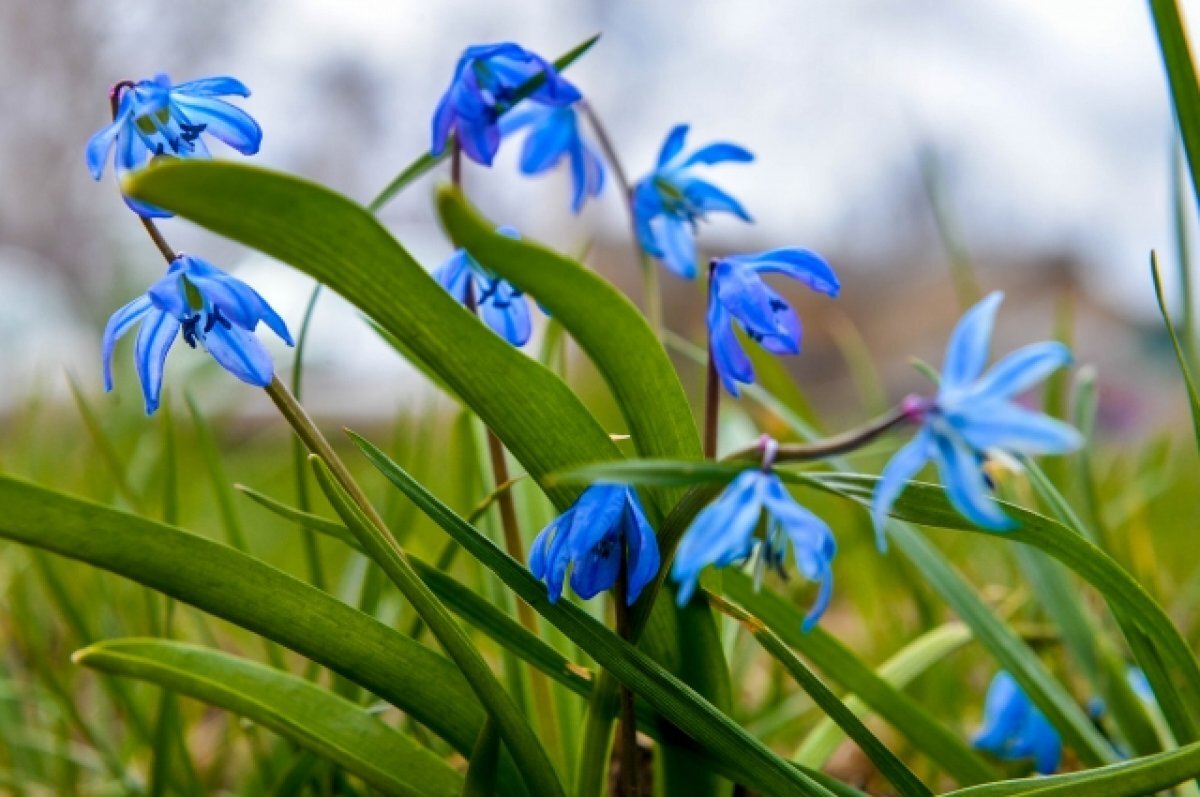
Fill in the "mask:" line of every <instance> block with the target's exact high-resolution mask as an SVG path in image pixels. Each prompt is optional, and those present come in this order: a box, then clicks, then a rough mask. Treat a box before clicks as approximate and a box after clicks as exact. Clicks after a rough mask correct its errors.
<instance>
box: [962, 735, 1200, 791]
mask: <svg viewBox="0 0 1200 797" xmlns="http://www.w3.org/2000/svg"><path fill="white" fill-rule="evenodd" d="M1197 776H1200V743H1196V744H1189V745H1187V746H1186V747H1181V748H1179V749H1177V750H1171V751H1170V752H1167V753H1157V754H1155V755H1149V756H1145V757H1143V758H1135V759H1134V760H1132V761H1122V762H1121V763H1119V764H1111V765H1109V766H1106V767H1099V768H1097V769H1089V770H1087V771H1085V772H1071V773H1069V774H1066V775H1052V776H1050V777H1041V778H1026V779H1022V780H1008V781H1004V782H1002V783H989V784H987V785H985V786H973V787H971V788H969V789H960V790H959V791H952V792H950V793H948V794H946V795H945V797H1008V795H1012V794H1021V795H1036V797H1096V795H1103V796H1104V797H1143V795H1147V794H1157V793H1158V792H1160V791H1162V790H1163V789H1169V788H1171V787H1172V786H1175V785H1176V784H1179V783H1182V782H1184V781H1185V780H1189V779H1191V778H1195V777H1197Z"/></svg>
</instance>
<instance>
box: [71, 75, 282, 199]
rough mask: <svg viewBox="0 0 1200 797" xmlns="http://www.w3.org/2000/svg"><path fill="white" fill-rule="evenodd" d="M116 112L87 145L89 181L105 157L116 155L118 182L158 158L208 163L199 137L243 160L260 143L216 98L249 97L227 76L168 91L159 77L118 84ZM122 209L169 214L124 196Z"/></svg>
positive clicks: (242, 117) (247, 121)
mask: <svg viewBox="0 0 1200 797" xmlns="http://www.w3.org/2000/svg"><path fill="white" fill-rule="evenodd" d="M113 91H114V92H119V97H118V98H117V113H116V117H115V118H114V119H113V121H112V122H111V123H110V124H108V125H105V126H104V127H103V128H101V130H100V131H99V132H97V133H96V134H95V135H94V136H92V137H91V139H90V140H89V141H88V144H87V165H88V169H89V170H90V171H91V173H92V178H93V179H95V180H99V179H100V177H101V175H102V174H103V173H104V163H105V161H106V160H107V159H108V153H109V152H112V151H114V150H115V154H114V156H113V165H114V168H115V169H116V171H117V177H118V178H123V177H124V176H125V174H126V173H127V172H129V171H132V170H133V169H137V168H139V167H141V166H144V165H145V164H146V161H148V160H150V158H151V157H154V156H157V155H169V156H173V157H177V158H207V157H210V156H209V151H208V147H207V145H205V143H204V139H203V138H202V135H204V134H207V135H210V136H212V137H213V138H216V139H219V140H220V141H224V142H225V143H226V144H228V145H229V146H231V147H233V148H234V149H236V150H237V151H238V152H240V153H242V154H243V155H253V154H254V153H256V152H258V148H259V146H260V145H261V144H262V129H261V128H260V127H259V126H258V123H257V122H255V121H254V119H252V118H251V117H250V115H249V114H247V113H246V112H245V111H243V110H242V109H241V108H238V107H237V106H235V105H231V104H230V103H228V102H225V101H224V100H222V99H219V98H220V97H227V96H237V97H249V96H250V90H249V89H248V88H246V86H245V85H244V84H242V82H241V81H239V80H235V79H234V78H231V77H209V78H201V79H200V80H190V81H188V82H186V83H180V84H178V85H175V86H172V85H171V79H170V78H169V77H167V75H165V74H159V75H156V76H155V77H154V79H152V80H139V81H138V82H137V83H133V84H124V83H118V84H117V85H116V86H114V87H113ZM125 202H126V204H128V205H129V207H130V208H131V209H133V210H134V212H136V213H138V214H140V215H142V216H151V217H159V218H163V217H167V216H171V215H172V214H171V213H169V212H167V211H165V210H162V209H161V208H156V207H153V206H150V205H147V204H145V203H144V202H139V201H137V200H136V199H130V198H129V197H125Z"/></svg>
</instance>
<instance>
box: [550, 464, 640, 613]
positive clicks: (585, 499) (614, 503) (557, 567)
mask: <svg viewBox="0 0 1200 797" xmlns="http://www.w3.org/2000/svg"><path fill="white" fill-rule="evenodd" d="M621 557H624V558H625V568H626V573H627V579H628V580H627V584H628V588H627V592H626V596H625V601H626V603H628V604H629V605H630V606H632V605H633V603H634V601H636V600H637V598H638V595H640V594H641V593H642V588H643V587H645V586H646V585H647V584H648V583H650V580H651V579H653V578H654V574H655V573H657V572H658V564H659V558H658V540H657V538H656V537H655V536H654V530H653V529H651V528H650V524H649V523H648V522H647V521H646V513H645V512H643V511H642V504H641V501H639V500H638V497H637V493H636V492H634V491H633V490H632V489H630V488H629V487H625V486H622V485H611V484H597V485H593V486H591V487H589V488H588V489H586V490H585V491H584V492H583V494H582V495H580V496H579V500H577V501H576V502H575V503H574V504H573V505H572V506H571V508H570V509H568V510H567V511H566V512H563V513H562V514H561V515H559V517H558V519H557V520H555V521H554V522H553V523H551V524H550V525H549V526H547V527H546V528H545V529H543V530H542V532H541V533H540V534H538V536H537V538H536V539H535V540H534V541H533V547H532V548H531V549H530V551H529V570H530V572H532V573H533V575H534V576H536V577H537V578H539V579H541V580H542V581H544V582H546V589H547V591H548V592H549V594H550V601H551V602H554V601H557V600H558V599H559V597H560V596H561V595H562V590H563V581H564V579H565V578H566V575H567V568H570V569H571V588H572V589H574V590H575V593H576V594H577V595H579V597H581V598H584V599H585V600H586V599H588V598H591V597H593V596H595V595H597V594H599V593H600V592H602V591H604V590H606V589H610V588H612V586H613V584H615V583H616V580H617V573H618V571H619V569H620V567H621Z"/></svg>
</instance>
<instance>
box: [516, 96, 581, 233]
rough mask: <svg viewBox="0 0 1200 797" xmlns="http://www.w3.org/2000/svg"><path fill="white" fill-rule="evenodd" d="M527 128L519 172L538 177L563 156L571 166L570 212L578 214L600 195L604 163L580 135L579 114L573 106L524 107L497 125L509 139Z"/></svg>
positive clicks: (529, 105)
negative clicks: (584, 204) (585, 205)
mask: <svg viewBox="0 0 1200 797" xmlns="http://www.w3.org/2000/svg"><path fill="white" fill-rule="evenodd" d="M523 127H528V128H529V135H528V136H526V137H525V146H524V148H523V149H522V150H521V171H522V172H524V173H525V174H541V173H542V172H544V171H547V170H549V169H551V168H553V167H554V166H555V165H557V164H558V163H559V162H560V161H561V160H562V159H563V157H564V156H565V157H566V158H567V159H568V160H569V161H570V164H571V182H572V185H573V186H574V193H573V195H572V198H571V210H572V211H574V212H575V213H578V212H579V211H580V209H581V208H582V207H583V203H584V201H585V200H586V199H587V198H588V197H595V196H599V195H600V191H601V190H603V188H604V161H603V160H602V159H601V158H600V155H599V153H598V152H596V150H595V148H594V147H592V145H591V144H589V143H588V142H586V141H584V139H583V135H582V134H581V133H580V131H579V113H578V112H577V111H576V110H575V106H573V105H564V106H561V107H557V108H556V107H552V106H549V105H538V104H534V103H527V104H525V105H524V106H522V107H521V109H520V110H518V111H515V112H513V113H511V114H508V115H506V116H505V117H504V118H503V119H502V120H501V121H500V130H501V132H502V133H503V134H504V135H505V136H508V135H509V134H511V133H514V132H516V131H517V130H520V129H521V128H523Z"/></svg>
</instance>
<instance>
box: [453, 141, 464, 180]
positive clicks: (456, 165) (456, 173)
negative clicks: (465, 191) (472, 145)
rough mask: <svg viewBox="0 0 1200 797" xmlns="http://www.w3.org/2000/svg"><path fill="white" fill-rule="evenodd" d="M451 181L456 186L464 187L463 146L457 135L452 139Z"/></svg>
mask: <svg viewBox="0 0 1200 797" xmlns="http://www.w3.org/2000/svg"><path fill="white" fill-rule="evenodd" d="M450 182H452V183H454V187H455V188H462V147H461V146H459V143H458V137H457V136H455V137H453V138H451V139H450Z"/></svg>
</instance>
